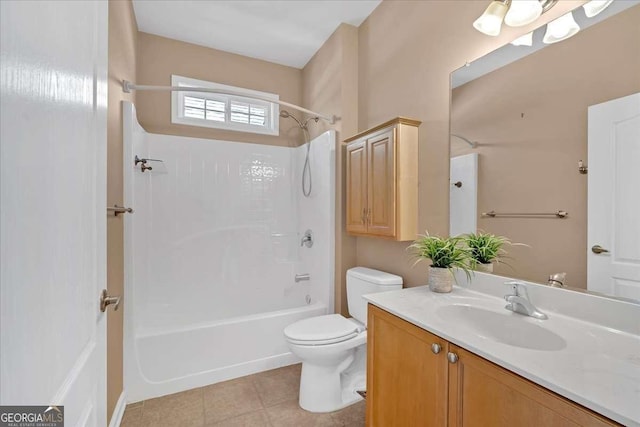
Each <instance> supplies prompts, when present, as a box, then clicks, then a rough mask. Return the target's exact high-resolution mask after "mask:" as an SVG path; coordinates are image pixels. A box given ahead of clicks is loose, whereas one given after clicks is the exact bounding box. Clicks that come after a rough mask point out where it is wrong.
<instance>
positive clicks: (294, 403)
mask: <svg viewBox="0 0 640 427" xmlns="http://www.w3.org/2000/svg"><path fill="white" fill-rule="evenodd" d="M300 367H301V365H299V364H298V365H292V366H287V367H284V368H279V369H274V370H271V371H266V372H261V373H259V374H255V375H250V376H247V377H242V378H238V379H235V380H231V381H226V382H223V383H218V384H213V385H210V386H206V387H201V388H197V389H193V390H187V391H184V392H181V393H176V394H172V395H169V396H163V397H159V398H156V399H150V400H145V401H144V402H138V403H133V404H131V405H127V408H126V410H125V412H124V416H123V419H122V424H121V426H122V427H156V426H157V427H163V426H167V427H169V426H171V427H174V426H176V427H181V426H184V427H191V426H226V427H236V426H237V427H240V426H246V427H261V426H272V427H288V426H292V427H313V426H322V427H325V426H326V427H338V426H343V427H358V426H364V412H365V405H364V401H362V402H358V403H356V404H355V405H351V406H349V407H347V408H345V409H342V410H340V411H336V412H332V413H328V414H312V413H310V412H307V411H304V410H302V409H300V407H299V406H298V388H299V386H300Z"/></svg>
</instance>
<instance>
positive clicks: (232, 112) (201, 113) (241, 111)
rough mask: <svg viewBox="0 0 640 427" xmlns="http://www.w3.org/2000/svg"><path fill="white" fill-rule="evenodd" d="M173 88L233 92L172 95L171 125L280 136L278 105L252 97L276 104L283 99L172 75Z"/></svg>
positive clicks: (269, 94)
mask: <svg viewBox="0 0 640 427" xmlns="http://www.w3.org/2000/svg"><path fill="white" fill-rule="evenodd" d="M171 85H172V86H183V87H205V88H211V89H220V90H227V91H230V92H233V93H234V95H223V94H218V93H207V92H188V91H184V92H182V91H181V92H173V93H172V98H171V122H172V123H178V124H183V125H191V126H203V127H211V128H218V129H227V130H236V131H240V132H253V133H261V134H267V135H278V121H279V117H278V115H279V114H280V111H279V108H278V104H272V103H271V102H268V101H262V100H258V99H253V98H250V97H251V96H259V97H261V98H267V99H273V100H276V101H277V100H279V99H280V97H279V96H278V95H274V94H272V93H267V92H258V91H256V90H251V89H244V88H239V87H234V86H227V85H223V84H219V83H212V82H207V81H204V80H196V79H190V78H188V77H182V76H171ZM236 94H238V95H236ZM242 95H246V96H242Z"/></svg>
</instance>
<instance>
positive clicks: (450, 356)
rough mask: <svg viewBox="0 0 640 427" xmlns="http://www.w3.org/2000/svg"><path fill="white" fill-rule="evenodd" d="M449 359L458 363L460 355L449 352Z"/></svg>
mask: <svg viewBox="0 0 640 427" xmlns="http://www.w3.org/2000/svg"><path fill="white" fill-rule="evenodd" d="M447 359H448V360H449V362H450V363H456V362H457V361H458V355H457V354H455V353H451V352H449V353H447Z"/></svg>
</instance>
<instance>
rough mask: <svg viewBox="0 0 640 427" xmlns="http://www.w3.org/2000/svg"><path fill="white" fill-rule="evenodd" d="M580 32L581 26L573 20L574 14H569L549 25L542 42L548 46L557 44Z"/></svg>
mask: <svg viewBox="0 0 640 427" xmlns="http://www.w3.org/2000/svg"><path fill="white" fill-rule="evenodd" d="M578 31H580V26H579V25H578V24H577V23H576V21H575V19H573V13H571V12H569V13H567V14H566V15H562V16H561V17H560V18H558V19H555V20H553V21H551V22H549V23H548V24H547V31H546V32H545V34H544V38H543V39H542V41H543V42H544V43H546V44H551V43H557V42H560V41H562V40H566V39H568V38H569V37H571V36H573V35H575V34H576V33H577V32H578Z"/></svg>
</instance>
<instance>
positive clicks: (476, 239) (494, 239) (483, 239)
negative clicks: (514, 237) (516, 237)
mask: <svg viewBox="0 0 640 427" xmlns="http://www.w3.org/2000/svg"><path fill="white" fill-rule="evenodd" d="M463 240H464V242H465V243H466V245H467V248H469V254H470V256H471V258H472V259H473V261H475V262H476V263H478V264H489V263H491V262H493V261H496V262H500V260H501V259H502V258H504V256H505V255H506V254H507V252H506V251H505V250H504V249H503V248H502V246H504V245H505V244H511V242H510V241H509V239H507V238H506V237H503V236H496V235H494V234H489V233H470V234H466V235H464V236H463Z"/></svg>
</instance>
